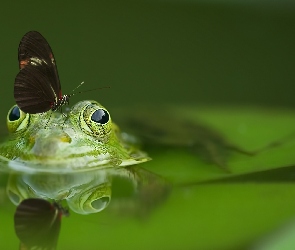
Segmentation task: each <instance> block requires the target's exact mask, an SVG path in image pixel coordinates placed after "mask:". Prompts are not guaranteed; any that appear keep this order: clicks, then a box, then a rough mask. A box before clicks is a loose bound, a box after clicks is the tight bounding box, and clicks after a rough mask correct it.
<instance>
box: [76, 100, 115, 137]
mask: <svg viewBox="0 0 295 250" xmlns="http://www.w3.org/2000/svg"><path fill="white" fill-rule="evenodd" d="M80 126H81V128H82V129H83V130H84V131H85V132H86V133H87V134H90V135H94V136H95V137H97V138H98V139H99V140H100V141H103V142H107V141H108V140H109V137H110V133H111V130H112V121H111V116H110V114H109V112H108V111H107V110H106V109H105V108H103V107H102V106H99V105H97V104H96V103H93V104H90V105H88V106H86V107H85V109H84V110H83V112H82V114H81V116H80Z"/></svg>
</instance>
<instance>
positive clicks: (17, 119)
mask: <svg viewBox="0 0 295 250" xmlns="http://www.w3.org/2000/svg"><path fill="white" fill-rule="evenodd" d="M28 124H29V114H26V113H24V112H23V111H22V110H21V109H20V108H19V107H18V106H17V105H14V106H13V107H12V108H11V109H10V110H9V111H8V114H7V127H8V130H9V132H11V133H14V132H18V131H21V130H23V129H25V128H27V126H28Z"/></svg>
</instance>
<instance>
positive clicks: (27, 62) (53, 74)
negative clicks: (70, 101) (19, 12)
mask: <svg viewBox="0 0 295 250" xmlns="http://www.w3.org/2000/svg"><path fill="white" fill-rule="evenodd" d="M18 60H19V68H20V72H19V73H18V74H17V76H16V78H15V83H14V98H15V100H16V103H17V105H18V106H19V107H20V109H22V110H23V111H24V112H26V113H31V114H35V113H41V112H46V111H48V110H50V108H51V107H52V104H53V103H56V102H57V101H58V99H59V98H60V96H61V86H60V82H59V77H58V72H57V68H56V63H55V60H54V56H53V53H52V50H51V48H50V46H49V44H48V42H47V41H46V39H45V38H44V37H43V36H42V35H41V34H40V33H39V32H37V31H30V32H28V33H26V34H25V35H24V36H23V38H22V40H21V41H20V44H19V48H18Z"/></svg>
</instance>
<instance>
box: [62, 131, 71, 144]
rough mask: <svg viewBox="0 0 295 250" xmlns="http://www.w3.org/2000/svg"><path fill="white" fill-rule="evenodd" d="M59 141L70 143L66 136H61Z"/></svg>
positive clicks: (68, 137)
mask: <svg viewBox="0 0 295 250" xmlns="http://www.w3.org/2000/svg"><path fill="white" fill-rule="evenodd" d="M60 141H61V142H68V143H71V142H72V138H71V137H70V136H69V135H68V134H66V133H65V134H63V135H62V136H61V137H60Z"/></svg>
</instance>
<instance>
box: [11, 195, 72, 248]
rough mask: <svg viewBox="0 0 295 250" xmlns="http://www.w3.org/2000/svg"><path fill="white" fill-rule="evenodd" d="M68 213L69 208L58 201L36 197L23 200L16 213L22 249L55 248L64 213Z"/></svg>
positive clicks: (15, 224)
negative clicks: (51, 201)
mask: <svg viewBox="0 0 295 250" xmlns="http://www.w3.org/2000/svg"><path fill="white" fill-rule="evenodd" d="M68 214H69V212H68V210H66V209H65V208H63V207H62V206H61V205H60V204H58V203H50V202H48V201H46V200H43V199H36V198H29V199H26V200H23V201H22V202H21V203H20V204H19V205H18V207H17V209H16V211H15V214H14V229H15V233H16V235H17V237H18V238H19V240H20V242H21V243H20V249H21V250H25V249H42V250H43V249H44V250H45V249H55V248H56V245H57V241H58V236H59V231H60V226H61V218H62V215H65V216H68Z"/></svg>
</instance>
